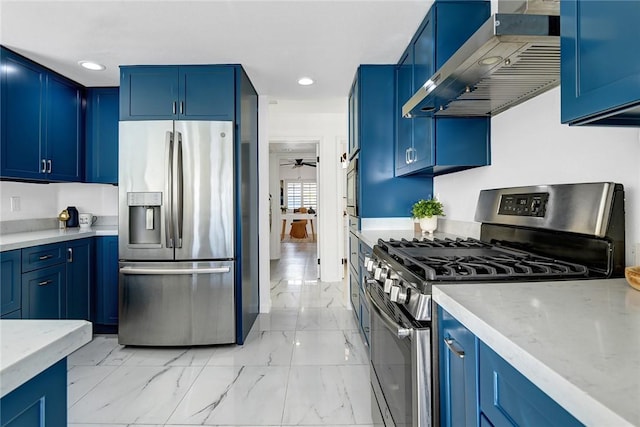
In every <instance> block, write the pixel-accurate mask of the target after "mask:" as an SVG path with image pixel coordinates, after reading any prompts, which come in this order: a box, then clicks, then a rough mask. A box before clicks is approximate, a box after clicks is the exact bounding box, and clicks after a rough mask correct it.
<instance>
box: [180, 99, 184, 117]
mask: <svg viewBox="0 0 640 427" xmlns="http://www.w3.org/2000/svg"><path fill="white" fill-rule="evenodd" d="M180 114H184V101H180Z"/></svg>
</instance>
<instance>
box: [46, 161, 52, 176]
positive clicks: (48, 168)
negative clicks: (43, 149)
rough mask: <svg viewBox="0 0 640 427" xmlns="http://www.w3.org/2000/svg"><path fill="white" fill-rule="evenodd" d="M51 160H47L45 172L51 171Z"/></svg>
mask: <svg viewBox="0 0 640 427" xmlns="http://www.w3.org/2000/svg"><path fill="white" fill-rule="evenodd" d="M51 163H52V162H51V160H47V173H51Z"/></svg>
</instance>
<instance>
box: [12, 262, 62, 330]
mask: <svg viewBox="0 0 640 427" xmlns="http://www.w3.org/2000/svg"><path fill="white" fill-rule="evenodd" d="M66 277H67V275H66V265H65V264H57V265H54V266H52V267H47V268H41V269H39V270H34V271H30V272H28V273H24V274H23V275H22V301H23V304H22V316H23V317H24V318H25V319H64V318H65V317H66V305H67V304H66V288H67V286H66V283H67V282H66V281H67V278H66Z"/></svg>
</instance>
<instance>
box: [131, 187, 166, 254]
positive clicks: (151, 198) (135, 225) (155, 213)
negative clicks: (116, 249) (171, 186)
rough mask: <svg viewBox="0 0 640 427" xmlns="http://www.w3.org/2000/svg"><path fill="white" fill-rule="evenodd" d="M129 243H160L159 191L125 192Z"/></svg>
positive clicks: (160, 202) (160, 196)
mask: <svg viewBox="0 0 640 427" xmlns="http://www.w3.org/2000/svg"><path fill="white" fill-rule="evenodd" d="M127 204H128V206H129V245H158V246H160V245H161V233H160V229H161V221H160V211H161V207H162V193H161V192H140V193H127Z"/></svg>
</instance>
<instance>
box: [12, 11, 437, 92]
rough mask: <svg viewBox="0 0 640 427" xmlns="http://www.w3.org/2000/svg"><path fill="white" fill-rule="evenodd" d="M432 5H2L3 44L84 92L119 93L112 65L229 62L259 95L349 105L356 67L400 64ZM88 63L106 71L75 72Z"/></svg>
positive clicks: (82, 70)
mask: <svg viewBox="0 0 640 427" xmlns="http://www.w3.org/2000/svg"><path fill="white" fill-rule="evenodd" d="M431 4H433V0H377V1H371V0H356V1H342V0H306V1H305V0H297V1H294V0H288V1H283V0H280V1H272V0H265V1H244V0H226V1H223V0H216V1H213V0H209V1H206V0H200V1H163V0H159V1H158V0H156V1H129V0H123V1H116V0H83V1H66V0H48V1H31V0H0V43H1V44H3V45H5V46H6V47H8V48H10V49H12V50H15V51H17V52H18V53H21V54H23V55H24V56H26V57H28V58H30V59H33V60H34V61H36V62H39V63H41V64H43V65H45V66H48V67H49V68H52V69H53V70H55V71H58V72H60V73H61V74H63V75H65V76H68V77H70V78H71V79H73V80H75V81H77V82H79V83H81V84H83V85H85V86H117V85H118V82H119V75H118V74H119V73H118V66H119V65H134V64H138V65H142V64H225V63H234V64H242V65H243V66H244V68H245V70H246V71H247V73H248V74H249V77H250V78H251V80H252V82H253V84H254V86H255V87H256V89H257V91H258V93H259V94H260V95H268V96H270V97H272V98H276V99H278V98H280V99H309V100H311V99H322V98H329V97H346V96H347V94H348V91H349V88H350V85H351V82H352V80H353V76H354V73H355V71H356V68H357V66H358V65H359V64H380V63H395V62H397V60H398V58H399V57H400V55H401V53H402V51H403V50H404V48H405V47H406V46H407V44H408V42H409V40H410V38H411V36H412V35H413V33H414V32H415V30H416V28H417V27H418V25H419V24H420V22H421V21H422V18H423V17H424V16H425V14H426V12H427V10H428V9H429V7H431ZM87 59H88V60H93V61H97V62H100V63H102V64H104V65H106V66H107V69H106V71H103V72H91V71H86V70H84V69H82V68H80V67H79V66H78V65H77V62H78V61H80V60H87ZM302 76H310V77H312V78H313V79H314V80H315V81H316V84H314V85H312V86H308V87H302V86H299V85H298V84H297V83H296V82H297V79H298V78H299V77H302Z"/></svg>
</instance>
